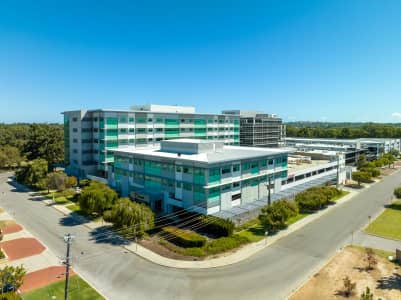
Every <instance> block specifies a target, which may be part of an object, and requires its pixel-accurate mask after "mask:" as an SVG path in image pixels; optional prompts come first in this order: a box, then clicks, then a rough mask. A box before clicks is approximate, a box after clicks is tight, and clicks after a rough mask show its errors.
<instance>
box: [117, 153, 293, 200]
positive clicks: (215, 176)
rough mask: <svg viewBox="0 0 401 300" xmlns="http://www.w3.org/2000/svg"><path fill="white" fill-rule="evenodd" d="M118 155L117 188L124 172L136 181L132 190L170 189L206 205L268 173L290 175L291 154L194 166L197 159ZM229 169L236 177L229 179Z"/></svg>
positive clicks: (275, 176)
mask: <svg viewBox="0 0 401 300" xmlns="http://www.w3.org/2000/svg"><path fill="white" fill-rule="evenodd" d="M114 157H115V160H114V173H115V180H116V182H115V186H116V188H118V187H120V186H121V181H120V179H121V178H122V177H121V176H126V181H125V182H129V181H130V180H132V182H133V185H129V189H128V194H130V192H133V191H135V192H142V193H149V194H160V195H161V194H163V192H167V193H168V194H169V195H170V196H169V197H170V198H172V199H174V200H176V201H184V198H185V197H187V198H191V199H192V205H196V206H199V207H202V208H212V207H215V206H219V205H220V199H221V194H222V193H224V192H226V191H229V190H231V189H234V188H236V187H241V188H245V187H248V186H257V185H259V184H265V183H266V182H267V180H268V176H270V178H271V179H273V180H274V179H285V178H287V161H288V157H287V154H285V155H280V156H276V157H268V158H267V157H264V158H260V159H250V160H245V161H242V162H241V163H240V164H238V163H226V164H224V165H216V166H213V165H210V166H207V167H200V166H194V163H193V162H191V165H185V162H180V163H179V164H176V163H175V162H174V161H170V162H166V161H163V162H161V161H156V160H150V158H146V157H142V158H136V157H133V156H132V155H131V156H130V154H121V153H117V154H115V156H114ZM152 159H155V158H152ZM130 165H131V167H129V166H130ZM267 172H268V173H269V174H268V175H267V174H266V173H267ZM228 173H229V175H230V176H232V178H234V180H231V181H229V182H227V180H225V174H228ZM177 174H178V175H179V176H177ZM176 178H181V179H180V180H177V179H176ZM129 179H130V180H129ZM177 188H178V189H182V191H183V192H185V197H182V199H180V197H179V196H177V194H176V190H177ZM183 208H185V207H183Z"/></svg>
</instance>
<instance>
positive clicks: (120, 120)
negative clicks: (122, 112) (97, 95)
mask: <svg viewBox="0 0 401 300" xmlns="http://www.w3.org/2000/svg"><path fill="white" fill-rule="evenodd" d="M119 122H120V123H127V118H125V117H120V119H119Z"/></svg>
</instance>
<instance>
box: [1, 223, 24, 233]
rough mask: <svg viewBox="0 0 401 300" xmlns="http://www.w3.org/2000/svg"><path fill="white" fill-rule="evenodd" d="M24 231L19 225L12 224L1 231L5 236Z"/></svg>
mask: <svg viewBox="0 0 401 300" xmlns="http://www.w3.org/2000/svg"><path fill="white" fill-rule="evenodd" d="M21 230H22V226H21V225H19V224H10V225H7V226H5V227H3V228H2V229H1V232H2V233H3V234H10V233H15V232H18V231H21Z"/></svg>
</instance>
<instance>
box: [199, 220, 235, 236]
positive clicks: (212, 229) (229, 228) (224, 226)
mask: <svg viewBox="0 0 401 300" xmlns="http://www.w3.org/2000/svg"><path fill="white" fill-rule="evenodd" d="M198 220H199V221H201V222H202V223H203V224H205V225H204V226H202V231H204V232H207V233H210V234H213V235H215V236H218V237H223V236H225V237H227V236H232V235H233V232H234V227H235V225H234V223H233V222H232V221H230V220H228V219H227V220H225V219H221V218H217V217H214V216H200V217H199V218H198Z"/></svg>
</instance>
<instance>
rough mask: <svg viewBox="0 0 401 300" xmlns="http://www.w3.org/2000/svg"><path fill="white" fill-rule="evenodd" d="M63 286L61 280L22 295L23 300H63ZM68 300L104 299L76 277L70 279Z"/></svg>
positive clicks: (63, 282)
mask: <svg viewBox="0 0 401 300" xmlns="http://www.w3.org/2000/svg"><path fill="white" fill-rule="evenodd" d="M64 284H65V281H64V280H61V281H59V282H56V283H52V284H49V285H47V286H45V287H42V288H39V289H36V290H33V291H30V292H27V293H24V294H22V299H24V300H43V299H64ZM68 295H69V297H68V299H70V300H100V299H104V298H103V297H102V296H101V295H99V294H98V292H96V291H95V290H94V289H93V288H92V287H91V286H90V285H88V284H87V283H86V282H85V281H84V280H83V279H82V278H81V277H79V276H78V275H73V276H71V277H70V287H69V293H68Z"/></svg>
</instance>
